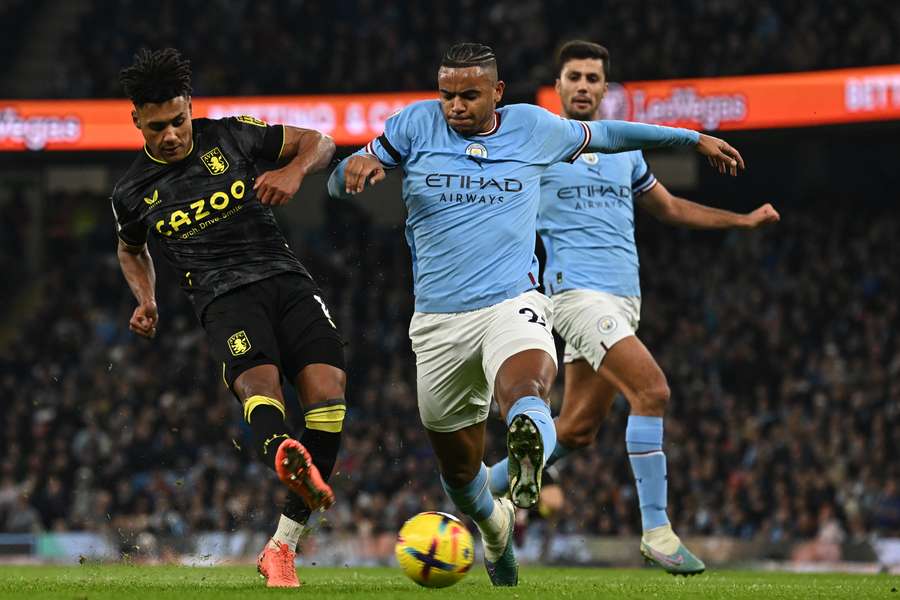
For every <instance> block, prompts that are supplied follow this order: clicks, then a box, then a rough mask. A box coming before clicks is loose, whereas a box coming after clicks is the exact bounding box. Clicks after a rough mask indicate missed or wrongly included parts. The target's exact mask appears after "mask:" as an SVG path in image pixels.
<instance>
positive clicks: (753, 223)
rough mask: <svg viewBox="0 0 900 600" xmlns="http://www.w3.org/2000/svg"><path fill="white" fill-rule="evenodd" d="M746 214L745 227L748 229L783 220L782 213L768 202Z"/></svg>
mask: <svg viewBox="0 0 900 600" xmlns="http://www.w3.org/2000/svg"><path fill="white" fill-rule="evenodd" d="M745 216H746V223H745V225H744V227H746V228H747V229H754V228H756V227H760V226H762V225H769V224H770V223H777V222H778V221H780V220H781V215H779V214H778V211H777V210H775V207H774V206H772V205H771V204H769V203H768V202H766V203H765V204H763V205H762V206H760V207H759V208H757V209H756V210H754V211H753V212H751V213H749V214H747V215H745Z"/></svg>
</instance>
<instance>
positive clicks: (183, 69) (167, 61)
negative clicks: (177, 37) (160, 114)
mask: <svg viewBox="0 0 900 600" xmlns="http://www.w3.org/2000/svg"><path fill="white" fill-rule="evenodd" d="M119 82H120V83H121V84H122V89H124V90H125V95H126V96H128V97H129V98H131V101H132V102H133V103H134V105H135V106H143V105H144V104H147V103H148V102H152V103H154V104H159V103H162V102H166V101H167V100H171V99H172V98H177V97H178V96H190V95H191V61H189V60H187V59H184V58H182V57H181V53H180V52H179V51H178V50H176V49H175V48H164V49H162V50H148V49H147V48H141V49H140V50H138V52H137V54H135V55H134V62H133V63H132V65H131V66H130V67H126V68H124V69H122V70H121V71H119Z"/></svg>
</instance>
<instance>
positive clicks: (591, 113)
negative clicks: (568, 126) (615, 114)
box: [566, 101, 597, 121]
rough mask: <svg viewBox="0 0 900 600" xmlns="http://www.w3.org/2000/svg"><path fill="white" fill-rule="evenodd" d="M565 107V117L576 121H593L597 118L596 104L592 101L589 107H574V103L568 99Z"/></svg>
mask: <svg viewBox="0 0 900 600" xmlns="http://www.w3.org/2000/svg"><path fill="white" fill-rule="evenodd" d="M567 105H568V106H567V108H566V117H568V118H569V119H574V120H576V121H593V120H594V119H596V118H597V104H594V103H592V104H591V105H590V107H589V108H586V109H581V108H576V107H575V103H574V102H572V101H569V102H568V103H567Z"/></svg>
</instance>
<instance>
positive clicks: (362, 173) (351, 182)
mask: <svg viewBox="0 0 900 600" xmlns="http://www.w3.org/2000/svg"><path fill="white" fill-rule="evenodd" d="M384 177H385V175H384V167H383V166H382V165H381V161H380V160H378V159H377V158H375V157H374V156H371V155H367V154H354V155H353V156H351V157H350V158H349V159H347V164H346V165H344V187H345V191H346V192H347V193H348V194H358V193H360V192H361V191H363V190H364V189H365V187H366V183H367V182H368V184H369V185H375V184H376V183H378V182H379V181H381V180H383V179H384Z"/></svg>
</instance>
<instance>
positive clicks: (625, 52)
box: [13, 0, 900, 98]
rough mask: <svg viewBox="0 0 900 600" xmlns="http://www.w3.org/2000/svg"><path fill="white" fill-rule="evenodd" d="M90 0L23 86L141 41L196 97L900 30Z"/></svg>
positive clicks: (729, 63) (851, 1)
mask: <svg viewBox="0 0 900 600" xmlns="http://www.w3.org/2000/svg"><path fill="white" fill-rule="evenodd" d="M14 4H15V3H14ZM18 4H22V3H21V2H20V3H18ZM87 6H88V8H87V9H86V10H85V11H84V12H83V14H82V15H81V17H80V20H79V21H78V24H77V26H74V27H73V31H72V33H71V34H69V35H68V36H67V37H66V38H65V39H64V41H63V42H62V43H59V44H58V48H59V50H58V54H57V55H56V56H52V58H53V69H54V74H55V76H54V77H49V78H47V79H46V80H42V81H36V82H34V84H35V86H36V87H40V88H42V89H33V90H30V92H31V94H33V95H36V96H49V97H119V96H121V90H120V89H119V86H118V82H117V80H116V78H115V77H114V76H111V74H115V73H117V72H118V70H119V69H120V68H121V67H122V66H123V65H126V64H128V62H129V61H130V59H131V56H132V54H133V53H134V52H135V50H136V49H138V48H139V47H141V46H142V45H146V46H149V47H162V46H166V45H172V46H175V47H178V48H180V49H182V50H183V52H184V53H185V55H186V56H188V57H189V58H191V59H192V61H193V63H194V74H195V76H194V89H195V92H196V93H197V94H198V95H203V96H211V95H248V94H258V93H294V94H297V93H323V92H325V93H328V92H362V91H367V92H369V91H395V90H420V89H427V88H429V87H431V86H432V85H433V84H434V81H435V65H437V64H438V62H439V57H440V55H441V53H442V52H443V51H444V50H445V49H446V48H447V47H448V46H449V45H450V44H452V43H454V42H458V41H471V40H476V41H483V42H487V43H490V44H492V45H493V46H494V47H495V49H496V50H497V54H498V56H499V58H500V69H501V75H502V76H503V78H504V79H505V80H506V81H507V84H508V85H510V87H509V88H508V95H510V97H513V98H516V97H519V96H521V97H522V98H530V97H531V96H532V95H533V91H534V87H535V86H536V85H539V84H544V83H550V82H552V80H553V77H554V75H555V74H554V73H553V66H552V59H551V57H552V56H553V53H554V51H555V49H556V47H557V46H558V45H559V44H561V43H562V42H564V41H566V40H568V39H572V38H574V37H587V38H589V39H592V40H596V41H599V42H601V43H603V44H605V45H606V46H607V47H608V48H609V49H610V50H611V52H612V56H613V79H614V80H616V81H626V80H632V81H634V80H640V79H661V78H672V77H696V76H713V75H732V74H752V73H774V72H783V71H801V70H812V69H827V68H838V67H847V66H862V65H873V64H887V63H893V62H896V58H897V57H896V53H895V51H894V47H895V46H894V44H893V40H896V39H898V38H900V5H898V3H896V2H892V1H890V0H848V1H845V2H839V3H822V2H804V1H802V0H761V1H759V2H750V3H748V2H742V1H740V0H715V1H705V0H703V1H701V0H679V1H677V2H671V1H668V0H640V1H632V0H603V1H598V2H591V3H578V2H574V3H573V2H566V1H564V0H500V1H497V2H478V1H476V0H461V1H457V2H448V1H443V0H442V1H440V2H427V3H422V2H409V3H396V2H394V3H391V2H389V3H383V2H375V1H373V0H340V1H338V2H300V1H293V2H277V1H275V0H262V1H256V2H248V1H246V0H204V1H202V2H201V1H199V0H187V1H181V2H175V1H172V0H167V1H164V2H159V3H156V4H154V7H153V9H152V10H150V11H149V12H148V11H147V7H146V6H144V5H142V4H140V3H136V2H110V1H108V0H94V1H93V2H92V3H87ZM200 14H202V15H203V18H202V19H199V18H191V15H200ZM19 29H20V30H21V29H24V28H22V27H20V28H19ZM687 40H690V43H687ZM13 56H15V54H13Z"/></svg>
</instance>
